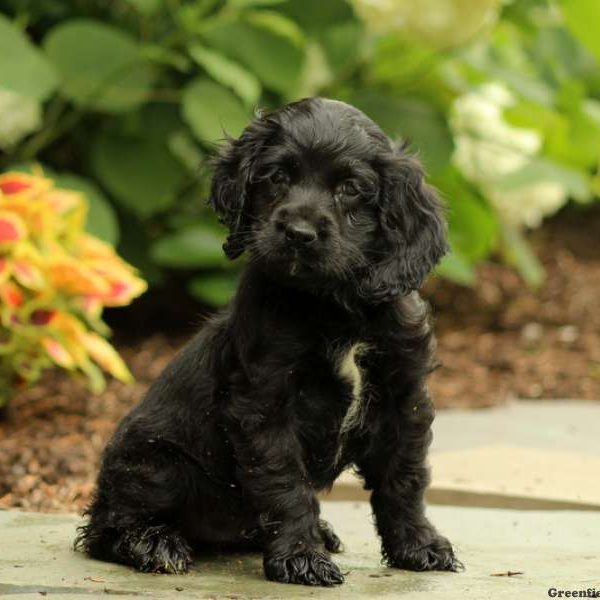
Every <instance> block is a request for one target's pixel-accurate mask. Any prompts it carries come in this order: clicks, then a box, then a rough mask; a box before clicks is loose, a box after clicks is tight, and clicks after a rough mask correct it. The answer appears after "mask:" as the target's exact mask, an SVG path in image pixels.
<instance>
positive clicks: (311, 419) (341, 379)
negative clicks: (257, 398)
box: [297, 341, 371, 447]
mask: <svg viewBox="0 0 600 600" xmlns="http://www.w3.org/2000/svg"><path fill="white" fill-rule="evenodd" d="M370 351H371V347H370V346H369V345H368V344H367V343H365V342H362V341H361V342H353V343H346V344H339V343H336V344H331V345H330V346H329V347H327V348H326V349H325V350H324V351H323V352H320V353H318V354H319V356H320V358H318V359H315V360H314V363H313V368H309V369H307V370H305V371H304V373H303V377H302V380H301V382H299V383H300V385H299V394H298V398H297V400H298V404H297V407H298V409H299V412H300V414H299V417H300V419H301V421H303V423H304V425H305V426H306V427H305V428H306V429H309V430H310V433H307V435H308V436H309V437H316V436H317V435H318V436H320V437H322V438H323V439H322V443H323V444H325V445H326V446H333V445H335V446H336V447H337V446H339V445H340V444H341V443H342V438H344V437H347V436H348V434H349V433H350V432H352V431H353V430H356V429H358V428H360V427H361V426H362V423H363V422H364V419H365V415H366V409H367V400H368V387H369V386H368V370H367V367H366V359H367V357H368V354H369V352H370ZM317 365H318V366H317ZM314 441H315V442H316V440H314Z"/></svg>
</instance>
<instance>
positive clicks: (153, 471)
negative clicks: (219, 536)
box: [75, 455, 192, 573]
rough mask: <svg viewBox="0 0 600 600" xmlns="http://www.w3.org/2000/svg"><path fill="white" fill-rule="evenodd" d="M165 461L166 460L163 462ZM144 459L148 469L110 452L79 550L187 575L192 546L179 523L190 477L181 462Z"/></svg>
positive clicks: (146, 569) (81, 531) (81, 530)
mask: <svg viewBox="0 0 600 600" xmlns="http://www.w3.org/2000/svg"><path fill="white" fill-rule="evenodd" d="M161 462H162V461H161ZM161 462H159V461H158V460H154V461H153V460H151V459H150V457H149V456H146V457H145V462H144V463H143V467H140V465H139V463H137V466H133V465H132V464H131V462H127V463H125V462H124V461H122V459H120V457H118V458H115V457H114V456H110V455H107V456H106V457H105V463H104V465H103V468H102V470H101V473H100V477H99V480H98V491H97V495H96V498H95V499H94V501H93V503H92V505H91V506H90V508H89V509H88V510H87V515H88V517H89V521H88V523H87V524H86V525H84V526H82V527H80V528H79V533H78V536H77V538H76V540H75V548H76V549H80V550H82V551H84V552H86V553H87V554H88V555H89V556H91V557H92V558H97V559H100V560H106V561H111V562H116V563H121V564H125V565H130V566H133V567H135V568H136V569H138V570H139V571H143V572H156V573H185V572H186V571H187V570H188V568H189V566H190V564H191V562H192V559H191V548H190V546H189V544H188V542H187V540H186V539H185V537H184V535H183V534H182V533H181V532H182V531H183V530H184V527H185V524H184V523H181V522H179V520H180V515H181V514H182V512H183V511H182V508H183V506H184V502H185V498H186V491H185V490H186V482H188V481H189V479H190V478H189V477H186V476H185V471H184V469H183V468H182V466H181V465H173V464H170V465H165V464H161Z"/></svg>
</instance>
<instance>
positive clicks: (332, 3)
mask: <svg viewBox="0 0 600 600" xmlns="http://www.w3.org/2000/svg"><path fill="white" fill-rule="evenodd" d="M350 4H351V3H350V2H347V1H346V0H325V1H324V0H302V2H298V1H295V2H294V1H292V2H286V3H285V4H284V5H283V6H282V7H281V9H280V11H281V12H282V13H283V14H284V15H286V16H288V17H289V18H290V19H293V20H294V21H295V22H296V23H298V25H300V27H302V29H304V30H305V31H309V32H311V33H318V32H320V31H322V30H323V29H326V28H327V27H332V26H334V25H337V24H339V23H343V22H344V21H349V20H356V19H355V17H354V13H353V11H352V7H351V5H350Z"/></svg>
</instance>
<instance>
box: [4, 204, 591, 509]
mask: <svg viewBox="0 0 600 600" xmlns="http://www.w3.org/2000/svg"><path fill="white" fill-rule="evenodd" d="M532 242H533V244H534V247H535V248H536V251H537V253H538V256H540V257H541V259H542V261H543V263H544V266H545V268H546V271H547V279H546V282H545V284H544V286H543V288H542V289H540V290H538V291H533V290H530V289H528V288H527V287H526V286H525V285H524V284H523V282H522V281H521V279H520V278H519V277H518V276H517V275H516V274H515V273H514V272H512V271H510V270H509V269H507V268H506V267H503V266H501V265H499V264H497V263H493V262H492V263H488V264H485V265H482V266H481V267H480V268H479V271H478V282H477V285H476V287H475V288H473V289H470V288H463V287H460V286H457V285H453V284H450V283H448V282H447V281H441V280H436V281H432V282H430V283H429V284H428V285H427V287H426V289H425V290H424V295H425V296H426V297H427V298H428V299H429V300H430V302H431V303H432V305H433V308H434V314H435V318H436V322H437V323H436V329H437V332H438V340H439V351H438V353H439V357H440V359H441V363H442V366H441V367H440V368H439V369H438V370H437V371H436V372H435V373H434V375H433V377H432V381H431V388H432V392H433V396H434V398H435V402H436V405H437V406H438V407H439V408H447V407H484V406H491V405H495V404H499V403H503V402H506V401H507V400H509V399H510V398H513V397H527V398H542V397H543V398H580V399H588V400H600V310H599V298H600V210H598V209H596V210H595V211H592V212H591V211H586V212H585V213H573V212H571V213H563V214H561V215H559V216H558V217H556V218H554V219H553V220H551V221H549V222H548V223H547V224H546V225H545V226H544V227H543V228H542V229H540V230H538V231H537V232H535V234H534V235H533V236H532ZM139 312H140V311H138V314H139ZM192 320H193V318H191V319H190V321H189V322H191V321H192ZM121 322H123V321H121ZM188 335H189V333H188V334H186V335H183V334H181V333H180V332H179V333H174V334H172V333H169V334H165V333H164V332H163V333H154V334H153V335H151V336H149V337H144V338H142V339H138V340H136V341H132V340H131V339H129V340H128V341H125V340H121V341H119V342H117V345H118V347H119V350H120V351H121V354H122V355H123V357H124V358H125V360H126V361H127V362H128V364H129V365H130V367H131V370H132V371H133V373H134V375H135V376H136V378H137V381H136V383H134V384H132V385H121V384H118V383H116V382H112V383H111V384H110V385H109V386H108V388H107V390H106V391H105V392H104V393H103V394H101V395H99V396H91V395H90V394H89V393H88V392H86V390H85V388H84V387H83V386H81V385H80V384H79V383H77V382H73V381H71V380H69V379H68V378H67V377H66V376H64V375H63V374H61V373H58V372H56V373H48V374H47V375H46V376H45V377H44V378H43V380H42V381H41V382H40V383H39V384H38V385H37V386H36V387H34V388H32V389H30V390H28V391H26V392H24V393H22V394H20V395H19V397H17V398H16V399H15V400H14V402H13V403H12V406H11V411H10V418H9V419H8V421H6V422H4V423H0V508H10V507H16V508H20V509H24V510H38V511H50V512H62V511H74V510H75V511H79V510H81V509H83V508H84V506H85V505H86V504H87V503H88V501H89V499H90V495H91V493H92V490H93V483H94V478H95V474H96V471H97V467H98V461H99V457H100V453H101V451H102V448H103V447H104V445H105V443H106V442H107V440H108V438H109V436H110V434H111V433H112V431H113V430H114V428H115V426H116V424H117V422H118V421H119V419H120V418H121V417H122V416H123V415H124V414H125V413H126V412H127V411H128V410H129V409H130V408H131V407H132V406H133V405H134V404H135V403H136V402H137V401H138V400H139V399H140V397H141V396H142V394H143V393H144V391H145V389H146V388H147V386H148V384H149V383H150V382H151V381H152V380H153V379H155V378H156V377H157V376H158V374H159V373H160V372H161V371H162V369H163V368H164V367H165V365H166V364H167V363H168V362H169V360H170V359H171V358H172V356H173V355H174V354H175V352H176V351H177V350H178V349H179V348H180V347H181V345H182V344H183V343H185V340H186V339H187V337H188Z"/></svg>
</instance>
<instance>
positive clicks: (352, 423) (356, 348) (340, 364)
mask: <svg viewBox="0 0 600 600" xmlns="http://www.w3.org/2000/svg"><path fill="white" fill-rule="evenodd" d="M368 349H369V346H368V344H365V343H363V342H358V343H356V344H352V346H350V348H346V349H345V350H344V351H342V352H340V353H338V355H337V360H336V372H337V374H338V376H339V377H340V378H341V379H343V380H344V381H345V382H346V383H348V384H349V385H350V388H351V390H352V400H351V402H350V405H349V406H348V410H347V411H346V414H345V415H344V418H343V420H342V424H341V426H340V436H344V435H346V434H347V433H348V432H349V431H350V430H352V429H355V428H357V427H360V426H361V425H362V421H363V418H364V413H365V406H364V404H365V402H364V396H365V395H364V393H363V392H364V389H363V387H364V382H363V373H362V371H361V369H360V366H359V365H358V362H357V359H358V357H359V356H361V355H363V354H365V352H367V350H368Z"/></svg>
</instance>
